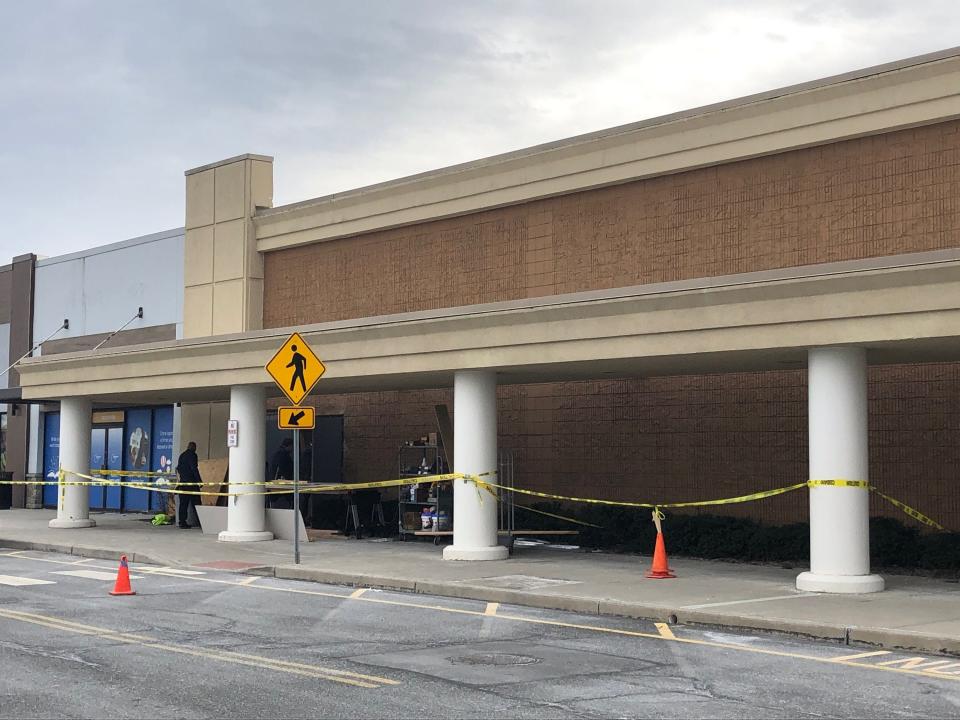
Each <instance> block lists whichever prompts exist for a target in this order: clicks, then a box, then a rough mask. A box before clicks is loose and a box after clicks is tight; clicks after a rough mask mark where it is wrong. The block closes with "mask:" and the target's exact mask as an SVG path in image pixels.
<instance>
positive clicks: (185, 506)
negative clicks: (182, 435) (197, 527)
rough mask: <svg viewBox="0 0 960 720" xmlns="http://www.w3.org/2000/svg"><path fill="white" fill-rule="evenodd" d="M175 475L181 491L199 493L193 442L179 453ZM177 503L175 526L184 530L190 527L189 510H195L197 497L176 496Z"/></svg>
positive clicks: (200, 481) (194, 444) (199, 480)
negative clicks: (178, 477) (178, 480)
mask: <svg viewBox="0 0 960 720" xmlns="http://www.w3.org/2000/svg"><path fill="white" fill-rule="evenodd" d="M177 475H179V476H180V483H181V484H182V485H183V487H182V489H183V490H185V491H187V492H188V493H199V492H200V483H202V482H203V480H201V478H200V465H199V460H198V458H197V444H196V443H195V442H189V443H187V449H186V450H184V451H183V452H182V453H180V457H179V458H178V459H177ZM177 497H178V499H179V502H178V503H177V525H179V526H180V527H181V528H183V529H186V528H189V527H190V508H195V507H196V504H197V498H198V497H200V496H199V495H192V494H186V495H178V496H177Z"/></svg>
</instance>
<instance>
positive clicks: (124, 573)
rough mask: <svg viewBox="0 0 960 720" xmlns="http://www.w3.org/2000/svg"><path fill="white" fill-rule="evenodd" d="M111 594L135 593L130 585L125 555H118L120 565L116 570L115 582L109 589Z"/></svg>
mask: <svg viewBox="0 0 960 720" xmlns="http://www.w3.org/2000/svg"><path fill="white" fill-rule="evenodd" d="M110 594H111V595H136V593H135V592H134V591H133V588H131V587H130V568H129V567H127V556H126V555H121V556H120V567H119V569H118V570H117V582H116V584H115V585H114V586H113V590H111V591H110Z"/></svg>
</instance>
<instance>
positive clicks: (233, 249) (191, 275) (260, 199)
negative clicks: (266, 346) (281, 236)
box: [183, 155, 273, 337]
mask: <svg viewBox="0 0 960 720" xmlns="http://www.w3.org/2000/svg"><path fill="white" fill-rule="evenodd" d="M186 188H187V189H186V237H185V239H184V253H183V255H184V303H183V334H184V337H203V336H207V335H223V334H227V333H237V332H244V331H246V330H256V329H259V328H260V327H262V322H263V320H262V318H263V312H262V305H263V303H262V299H263V259H262V256H261V255H260V253H258V252H257V248H256V240H255V237H254V230H253V226H252V223H251V218H252V217H253V214H254V213H255V212H256V209H257V208H258V207H260V208H268V207H270V206H271V205H272V204H273V159H272V158H269V157H265V156H260V155H243V156H240V157H238V158H232V159H230V160H224V161H223V162H220V163H216V164H214V165H212V166H204V167H202V168H197V169H195V170H189V171H187V175H186Z"/></svg>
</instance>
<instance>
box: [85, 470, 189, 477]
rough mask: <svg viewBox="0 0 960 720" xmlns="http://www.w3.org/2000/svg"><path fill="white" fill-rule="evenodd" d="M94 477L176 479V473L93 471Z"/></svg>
mask: <svg viewBox="0 0 960 720" xmlns="http://www.w3.org/2000/svg"><path fill="white" fill-rule="evenodd" d="M90 472H91V473H92V474H93V475H117V476H119V477H158V478H174V479H176V477H177V474H176V473H165V472H154V471H152V470H91V471H90Z"/></svg>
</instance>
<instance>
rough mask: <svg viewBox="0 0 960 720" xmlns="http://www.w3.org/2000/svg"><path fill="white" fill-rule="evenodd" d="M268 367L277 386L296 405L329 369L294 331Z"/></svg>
mask: <svg viewBox="0 0 960 720" xmlns="http://www.w3.org/2000/svg"><path fill="white" fill-rule="evenodd" d="M266 368H267V372H268V373H270V377H272V378H273V381H274V382H275V383H276V384H277V387H279V388H280V389H281V390H282V391H283V394H284V395H286V396H287V398H289V400H290V402H292V403H293V404H294V405H299V404H300V403H302V402H303V399H304V398H305V397H306V396H307V395H309V394H310V391H311V390H313V386H314V385H316V384H317V380H319V379H320V378H321V376H322V375H323V373H325V372H326V371H327V368H326V367H324V365H323V363H322V362H321V361H320V358H318V357H317V354H316V353H315V352H313V350H311V349H310V346H309V345H307V342H306V340H304V339H303V338H302V337H301V336H300V333H294V334H293V335H291V336H290V337H288V338H287V341H286V342H285V343H284V344H283V346H282V347H281V348H280V349H279V350H277V354H276V355H274V356H273V358H272V359H271V360H270V362H268V363H267V365H266Z"/></svg>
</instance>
